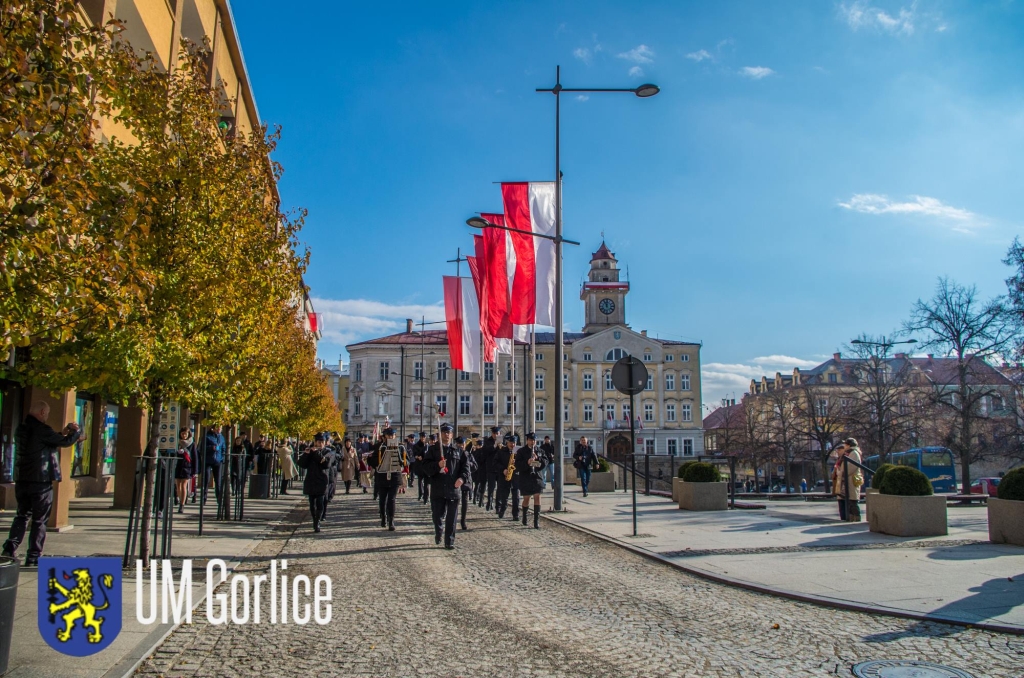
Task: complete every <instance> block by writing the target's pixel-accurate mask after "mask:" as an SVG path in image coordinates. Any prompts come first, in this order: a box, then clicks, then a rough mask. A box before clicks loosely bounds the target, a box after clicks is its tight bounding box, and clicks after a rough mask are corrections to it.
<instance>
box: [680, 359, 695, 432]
mask: <svg viewBox="0 0 1024 678" xmlns="http://www.w3.org/2000/svg"><path fill="white" fill-rule="evenodd" d="M679 359H680V360H681V361H683V362H684V363H688V362H690V356H688V355H686V354H685V353H683V354H682V355H680V356H679ZM690 443H691V444H692V443H693V441H692V440H691V441H690Z"/></svg>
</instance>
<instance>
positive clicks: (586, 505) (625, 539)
mask: <svg viewBox="0 0 1024 678" xmlns="http://www.w3.org/2000/svg"><path fill="white" fill-rule="evenodd" d="M566 497H567V501H566V507H567V509H568V513H565V514H561V515H560V516H559V517H558V520H561V521H564V522H566V523H568V524H572V525H576V526H579V527H582V528H585V529H587V530H591V531H593V532H595V533H598V534H600V535H603V536H605V537H608V538H610V539H613V540H615V541H617V542H620V543H622V544H627V545H629V546H631V547H633V548H639V549H643V550H644V551H646V552H649V553H651V554H655V555H657V556H660V557H662V558H665V559H667V560H670V561H672V562H673V563H678V564H680V565H682V566H685V567H687V568H691V569H692V570H694V571H698V572H704V573H707V574H710V575H713V576H718V577H722V578H724V579H732V580H736V581H739V582H742V583H747V584H752V585H756V586H759V587H763V588H766V589H771V590H775V591H784V592H790V593H793V594H798V595H804V596H811V597H814V598H816V599H821V600H825V601H829V602H832V603H836V604H851V605H858V606H870V607H873V608H876V609H879V610H889V611H895V612H907V613H915V614H926V615H928V616H930V617H932V618H936V619H948V620H957V621H961V622H970V623H980V624H993V625H997V626H1001V627H1009V628H1014V629H1017V630H1019V632H1024V548H1021V547H1017V546H1007V545H1002V544H991V543H989V542H988V526H987V514H986V509H985V507H984V506H964V507H950V508H949V513H948V516H949V535H948V536H945V537H934V538H900V537H891V536H888V535H881V534H875V533H872V532H869V531H868V526H867V523H866V522H862V523H841V522H839V521H838V519H837V511H836V506H835V503H834V502H802V501H772V502H770V503H769V504H768V506H767V508H766V509H764V510H735V511H721V512H702V513H696V512H691V511H681V510H679V509H678V508H677V507H676V505H675V504H674V503H672V502H671V500H669V499H666V498H660V497H653V496H652V497H645V496H643V495H638V496H637V513H638V533H639V536H638V537H633V536H632V534H633V524H632V499H631V495H630V494H626V493H623V492H617V493H615V494H610V493H591V494H590V495H589V496H588V497H586V498H584V497H583V496H582V494H581V493H580V492H579V490H578V488H575V487H567V488H566ZM1022 665H1024V664H1022Z"/></svg>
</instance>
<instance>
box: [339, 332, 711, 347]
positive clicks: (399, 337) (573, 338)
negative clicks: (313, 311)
mask: <svg viewBox="0 0 1024 678" xmlns="http://www.w3.org/2000/svg"><path fill="white" fill-rule="evenodd" d="M590 336H593V334H587V333H585V332H563V333H562V340H563V342H564V343H565V344H572V343H574V342H577V341H580V340H581V339H586V338H587V337H590ZM421 337H422V339H421ZM645 339H649V340H651V341H654V342H657V343H659V344H661V345H662V346H700V344H699V343H696V342H692V341H673V340H671V339H655V338H654V337H645ZM536 340H537V344H540V345H543V344H554V343H555V333H554V332H538V333H537V337H536ZM527 343H529V342H524V341H516V345H518V346H522V345H525V344H527ZM370 345H375V346H380V345H386V346H397V345H405V346H420V345H425V346H447V345H448V331H447V330H425V331H424V332H400V333H398V334H389V335H387V336H385V337H377V338H376V339H367V340H366V341H360V342H356V343H355V344H349V345H347V346H346V347H345V349H346V350H349V351H351V350H352V349H353V348H359V347H360V346H370Z"/></svg>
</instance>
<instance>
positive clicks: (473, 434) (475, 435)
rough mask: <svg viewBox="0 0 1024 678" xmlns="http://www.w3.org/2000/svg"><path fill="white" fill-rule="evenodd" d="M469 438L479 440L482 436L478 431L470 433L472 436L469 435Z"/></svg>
mask: <svg viewBox="0 0 1024 678" xmlns="http://www.w3.org/2000/svg"><path fill="white" fill-rule="evenodd" d="M469 437H470V438H479V437H480V434H479V433H477V432H476V431H474V432H473V433H470V434H469Z"/></svg>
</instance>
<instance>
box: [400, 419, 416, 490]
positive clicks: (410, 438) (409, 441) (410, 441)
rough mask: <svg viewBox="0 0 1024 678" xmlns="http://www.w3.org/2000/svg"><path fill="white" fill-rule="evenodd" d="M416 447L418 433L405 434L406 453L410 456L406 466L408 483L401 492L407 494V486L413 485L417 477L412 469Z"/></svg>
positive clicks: (406, 480)
mask: <svg viewBox="0 0 1024 678" xmlns="http://www.w3.org/2000/svg"><path fill="white" fill-rule="evenodd" d="M414 447H416V434H415V433H409V434H408V435H406V436H405V454H406V456H407V457H408V458H409V463H408V464H407V465H406V467H405V482H406V483H407V485H406V486H405V487H402V490H401V492H400V493H399V494H405V488H406V487H412V484H413V483H414V482H415V478H414V477H413V471H412V467H413V466H414V463H413V462H414V460H413V458H412V450H413V448H414Z"/></svg>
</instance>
